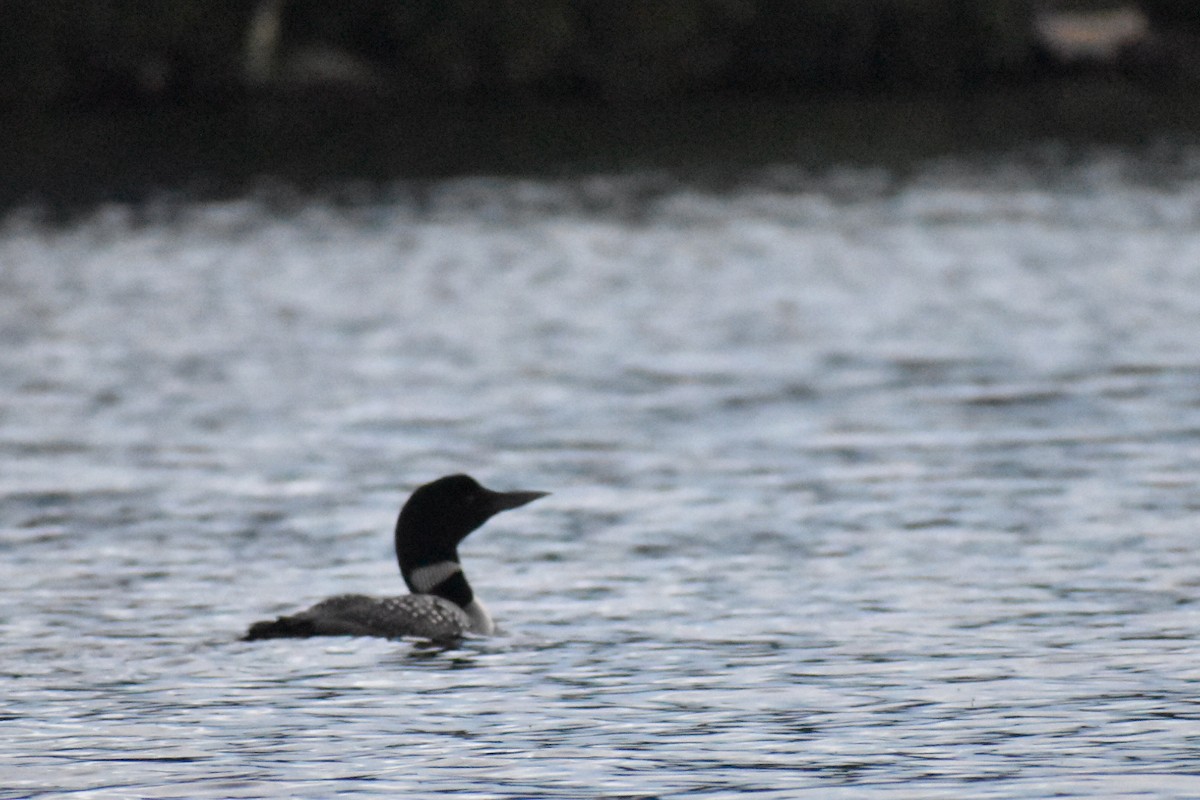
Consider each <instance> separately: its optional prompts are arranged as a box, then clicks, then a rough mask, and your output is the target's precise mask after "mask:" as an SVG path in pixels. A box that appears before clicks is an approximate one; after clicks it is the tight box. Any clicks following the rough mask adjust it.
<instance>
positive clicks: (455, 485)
mask: <svg viewBox="0 0 1200 800" xmlns="http://www.w3.org/2000/svg"><path fill="white" fill-rule="evenodd" d="M546 494H547V493H546V492H494V491H492V490H490V489H486V488H484V487H483V486H480V485H479V483H478V482H477V481H475V479H473V478H471V477H469V476H467V475H450V476H447V477H445V478H439V479H438V480H436V481H433V482H432V483H427V484H425V485H424V486H421V487H419V488H418V489H417V490H416V491H414V492H413V493H412V496H411V497H409V499H408V502H406V503H405V504H404V507H403V508H401V509H400V516H399V517H398V518H397V520H396V534H395V544H396V558H397V560H398V561H399V563H400V573H401V575H403V577H404V582H405V583H406V584H407V585H408V588H409V590H410V591H411V592H412V594H409V595H403V596H400V597H368V596H366V595H361V594H345V595H338V596H336V597H330V598H329V599H327V600H322V601H321V602H320V603H317V604H316V605H315V606H312V607H311V608H308V609H305V610H304V611H301V612H299V613H296V614H292V615H288V616H283V617H279V618H277V619H274V620H265V621H262V622H256V623H254V624H253V625H251V626H250V630H249V631H248V632H247V633H246V636H245V637H244V639H245V640H246V641H253V640H256V639H278V638H303V637H309V636H385V637H388V638H399V637H402V636H415V637H419V638H423V639H434V640H441V641H445V640H453V639H458V638H461V637H462V636H463V635H464V634H467V633H477V634H482V635H489V634H491V633H492V632H493V631H494V629H495V626H494V625H493V623H492V618H491V616H489V615H488V613H487V609H485V608H484V607H483V604H482V603H480V602H479V600H477V599H476V598H475V595H474V592H472V590H471V584H469V583H468V582H467V576H466V574H465V573H464V572H463V570H462V565H461V564H460V563H459V560H458V544H459V542H461V541H462V540H463V539H465V538H466V537H467V535H468V534H470V533H471V532H472V531H474V530H475V529H477V528H478V527H479V526H481V525H482V524H483V523H485V522H487V521H488V520H489V519H490V518H491V517H493V516H495V515H496V514H499V513H500V512H501V511H507V510H509V509H512V508H517V507H519V506H523V505H525V504H526V503H529V502H532V501H534V500H536V499H538V498H539V497H545V496H546Z"/></svg>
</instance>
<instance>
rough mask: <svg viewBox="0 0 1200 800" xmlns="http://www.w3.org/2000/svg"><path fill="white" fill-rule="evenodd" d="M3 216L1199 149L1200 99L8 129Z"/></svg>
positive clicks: (347, 113) (1013, 98)
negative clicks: (478, 183) (258, 195)
mask: <svg viewBox="0 0 1200 800" xmlns="http://www.w3.org/2000/svg"><path fill="white" fill-rule="evenodd" d="M0 130H3V134H4V136H3V138H4V140H5V142H6V148H5V149H6V151H7V152H6V154H5V156H4V158H3V159H2V160H0V210H7V209H12V208H16V207H22V206H30V205H32V206H34V207H40V208H43V209H45V210H46V211H48V212H50V213H51V214H52V215H55V214H59V213H68V214H69V213H71V212H75V211H80V210H85V209H86V208H88V207H91V206H93V205H95V204H100V203H106V202H122V203H131V204H140V203H144V202H147V201H149V200H153V199H155V198H161V197H163V196H164V195H168V196H170V195H182V196H184V197H187V198H190V199H217V198H225V197H235V196H240V195H243V194H245V193H246V192H247V191H250V190H252V189H253V188H254V187H257V186H261V185H262V184H263V182H264V181H265V180H269V181H272V182H275V183H276V184H277V185H282V186H284V187H288V188H289V189H294V190H296V191H299V192H328V191H336V190H337V189H338V187H344V186H346V185H350V184H357V185H359V186H360V187H362V186H365V187H368V188H369V187H372V186H381V185H386V184H388V183H394V182H396V181H406V180H416V181H423V180H435V179H440V178H448V177H456V176H465V175H514V176H563V175H575V174H591V173H620V172H626V171H635V170H656V169H658V170H668V171H670V172H672V173H675V174H678V175H681V176H684V177H687V176H701V177H705V176H708V177H715V178H720V177H722V176H723V175H726V174H735V173H737V172H739V171H743V170H746V169H754V168H756V167H762V166H765V165H769V164H776V163H787V164H795V165H798V166H802V167H811V168H820V167H824V166H828V165H832V164H862V165H879V166H889V167H903V166H904V165H905V164H909V163H912V162H914V161H918V160H921V159H927V158H931V157H936V156H939V155H947V154H955V153H964V152H979V151H983V152H989V151H994V152H1004V151H1012V150H1019V149H1022V148H1026V147H1029V146H1032V145H1036V144H1038V143H1044V142H1061V143H1064V144H1066V145H1070V146H1083V147H1086V146H1122V147H1140V146H1145V145H1148V144H1153V143H1155V142H1159V141H1162V140H1164V139H1165V140H1168V141H1180V142H1190V141H1194V140H1196V139H1197V138H1200V98H1198V97H1196V96H1195V93H1194V92H1188V91H1185V90H1183V89H1168V90H1158V89H1155V88H1153V87H1149V86H1147V85H1145V84H1141V83H1137V82H1134V81H1130V80H1127V79H1124V78H1114V77H1111V76H1081V77H1076V78H1067V79H1055V80H1052V81H1049V80H1048V81H1044V82H1039V83H1036V84H1022V85H1019V86H1010V87H1004V86H1001V87H992V88H988V89H984V90H977V91H973V92H970V93H962V94H958V95H953V96H950V95H945V94H929V95H909V96H890V95H889V96H883V95H879V96H860V95H831V96H828V97H824V98H819V99H812V100H787V99H779V98H772V97H763V98H759V99H746V98H728V99H713V98H703V99H695V100H684V101H663V102H658V103H654V104H629V105H597V104H587V103H537V102H511V101H506V102H496V103H491V104H485V103H479V102H474V103H467V102H461V103H445V102H443V103H437V104H429V105H426V106H424V107H420V108H414V107H413V106H412V105H410V106H405V105H403V104H401V103H399V102H397V101H394V100H388V101H383V100H378V99H370V98H363V97H353V96H350V97H347V96H341V97H337V96H331V95H304V96H300V95H296V96H274V97H266V98H263V97H256V98H246V99H244V100H239V101H235V102H224V103H220V104H209V105H204V104H189V105H174V106H159V107H146V108H128V109H124V110H117V111H113V110H102V111H70V112H58V113H54V114H47V115H43V116H24V117H18V116H15V115H10V116H7V117H2V118H0Z"/></svg>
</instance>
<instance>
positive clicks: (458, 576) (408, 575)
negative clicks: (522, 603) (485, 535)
mask: <svg viewBox="0 0 1200 800" xmlns="http://www.w3.org/2000/svg"><path fill="white" fill-rule="evenodd" d="M401 571H402V572H403V574H404V582H405V583H407V584H408V588H409V590H410V591H412V592H413V593H414V594H432V595H437V596H438V597H441V598H443V599H445V600H449V601H450V602H452V603H454V604H455V605H456V606H458V607H459V608H461V609H462V610H463V612H464V613H465V614H466V615H467V619H469V620H470V624H469V625H468V629H469V630H470V631H471V632H472V633H478V634H482V635H484V636H489V635H491V634H492V633H493V632H494V631H495V629H496V626H495V624H494V623H493V622H492V617H491V615H490V614H488V611H487V609H486V608H485V607H484V605H483V603H481V602H480V601H479V599H478V598H476V597H475V593H474V592H473V591H472V590H471V584H470V583H468V582H467V576H466V575H465V574H464V573H463V570H462V564H459V563H458V561H457V560H452V559H446V560H443V561H435V562H434V563H432V564H425V565H423V566H420V567H413V568H410V569H402V570H401Z"/></svg>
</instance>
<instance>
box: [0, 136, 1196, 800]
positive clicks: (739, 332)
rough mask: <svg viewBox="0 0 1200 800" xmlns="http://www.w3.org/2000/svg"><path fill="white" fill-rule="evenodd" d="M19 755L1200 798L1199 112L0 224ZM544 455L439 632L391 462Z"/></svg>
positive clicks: (467, 467) (344, 786)
mask: <svg viewBox="0 0 1200 800" xmlns="http://www.w3.org/2000/svg"><path fill="white" fill-rule="evenodd" d="M0 343H2V347H0V549H2V551H3V552H2V558H0V626H2V635H0V663H2V664H3V677H2V678H0V745H2V747H0V752H2V754H3V758H0V797H3V798H27V797H28V798H57V797H67V796H70V797H77V798H124V797H155V798H164V797H187V798H250V797H300V798H309V797H311V798H328V797H332V796H341V797H388V798H393V797H432V796H443V795H448V796H460V797H473V798H589V797H605V798H684V797H689V798H690V797H714V798H715V797H738V796H754V797H760V798H794V797H813V798H818V797H819V798H843V797H844V798H940V797H945V798H963V797H981V798H1030V797H1048V796H1052V795H1053V796H1062V797H1105V798H1114V797H1196V796H1200V700H1198V697H1200V647H1198V645H1197V642H1198V641H1200V605H1198V604H1197V602H1196V600H1197V596H1198V595H1200V546H1198V544H1197V526H1198V522H1200V150H1197V149H1192V148H1188V147H1176V148H1171V147H1165V146H1164V147H1160V148H1157V149H1146V150H1144V151H1142V152H1139V153H1137V154H1134V155H1129V154H1125V155H1122V154H1120V153H1117V152H1113V151H1104V150H1067V149H1062V148H1055V147H1050V146H1048V147H1045V148H1040V149H1035V150H1033V151H1031V152H1028V153H1025V154H1022V155H1013V156H1008V157H996V156H990V157H982V156H981V157H976V158H962V159H940V160H929V161H925V162H923V163H921V164H919V165H917V166H916V167H914V168H912V169H910V170H907V171H905V172H903V173H900V172H893V171H888V170H883V169H867V168H854V169H851V168H847V169H835V168H830V169H826V170H820V171H805V170H800V169H796V168H789V167H782V166H781V167H776V168H770V169H760V170H754V171H749V172H747V173H746V174H745V175H744V176H742V177H741V179H739V180H737V181H733V182H729V183H728V184H726V185H722V186H721V187H719V188H716V187H713V186H706V185H703V184H702V183H699V182H688V181H683V180H678V179H676V178H672V177H670V176H666V175H663V174H625V175H609V176H592V177H581V178H571V179H566V178H564V179H560V180H550V179H544V180H519V179H501V178H477V179H458V180H445V181H428V182H420V183H397V184H395V185H394V186H392V187H391V188H388V189H385V190H382V191H378V192H374V193H372V194H371V197H370V198H368V199H364V200H363V201H362V202H359V203H352V204H341V205H334V204H330V203H328V202H325V201H323V200H320V199H315V198H304V197H299V196H296V197H292V196H288V195H287V194H286V193H282V192H278V191H273V192H264V193H260V194H257V195H250V196H248V197H246V198H245V199H241V200H237V201H228V202H205V203H201V202H193V203H189V202H185V201H173V202H169V203H162V204H158V205H154V204H151V205H146V206H139V207H137V208H130V207H125V206H119V205H113V206H106V207H103V208H99V209H97V210H95V211H94V212H91V213H88V214H85V215H83V216H81V217H80V218H78V219H76V220H75V221H73V222H70V223H69V224H66V225H60V226H51V225H48V224H46V223H44V222H42V221H41V218H40V216H39V214H38V213H36V212H35V211H29V210H18V211H15V212H13V213H10V214H9V215H8V216H7V217H6V218H5V219H4V220H3V221H2V222H0ZM450 472H469V473H471V474H473V475H475V476H476V477H478V478H479V479H480V480H481V481H483V482H484V483H485V484H487V485H489V486H491V487H493V488H496V489H518V488H520V489H542V490H549V491H551V492H553V495H552V496H551V497H548V498H546V499H544V500H540V501H538V502H537V503H534V504H532V505H530V506H527V507H525V508H522V509H519V510H517V511H513V512H510V513H507V514H504V515H501V516H500V517H497V518H496V519H494V520H493V521H492V522H491V523H489V524H488V525H487V526H485V527H484V528H483V529H482V530H481V531H479V532H477V533H475V534H474V535H473V536H472V537H471V538H470V539H468V540H467V542H466V543H465V544H464V546H463V548H462V550H461V552H462V555H463V558H464V563H465V566H466V569H467V572H468V573H469V574H470V576H471V578H472V582H473V584H474V585H475V588H476V592H477V593H478V594H479V595H480V596H481V597H482V598H483V599H484V600H485V601H486V602H487V604H488V606H489V608H490V609H491V611H492V613H493V615H494V616H495V617H496V619H497V621H498V623H499V624H500V626H501V627H502V628H503V633H502V635H499V636H496V637H494V638H489V639H475V640H469V641H467V642H465V643H464V644H463V645H462V646H461V647H459V648H457V649H452V650H437V649H432V648H430V647H429V646H424V645H422V644H420V643H413V642H392V641H383V640H374V639H325V640H308V641H269V642H256V643H243V642H239V641H237V638H238V636H239V635H241V633H242V632H243V631H244V630H245V628H246V626H247V625H248V624H249V623H251V622H253V621H255V620H257V619H261V618H264V617H269V616H272V615H275V614H279V613H284V612H287V611H290V610H295V609H298V608H300V607H303V606H304V605H306V604H308V603H311V602H313V601H315V600H318V599H320V598H322V597H324V596H327V595H330V594H334V593H338V592H345V591H360V592H368V593H376V594H387V593H400V592H402V591H403V584H402V582H401V581H400V578H399V575H398V573H397V570H396V567H395V562H394V558H393V555H392V553H391V525H392V523H393V519H394V514H395V512H396V509H397V508H398V506H399V504H400V503H401V502H402V501H403V499H404V498H405V496H406V495H407V493H408V492H409V491H411V489H412V488H413V487H414V486H416V485H418V484H420V483H423V482H425V481H427V480H430V479H432V478H434V477H437V476H439V475H442V474H446V473H450Z"/></svg>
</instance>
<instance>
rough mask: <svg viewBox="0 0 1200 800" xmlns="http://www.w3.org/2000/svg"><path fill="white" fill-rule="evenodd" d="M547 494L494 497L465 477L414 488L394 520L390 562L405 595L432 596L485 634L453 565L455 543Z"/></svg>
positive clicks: (480, 613) (482, 616)
mask: <svg viewBox="0 0 1200 800" xmlns="http://www.w3.org/2000/svg"><path fill="white" fill-rule="evenodd" d="M547 494H548V492H494V491H492V490H491V489H486V488H484V487H483V486H480V485H479V482H478V481H476V480H475V479H474V478H472V477H470V476H469V475H448V476H446V477H445V478H438V479H437V480H436V481H433V482H432V483H427V484H425V485H424V486H421V487H419V488H418V489H417V490H416V491H414V492H413V493H412V496H411V497H409V498H408V502H406V503H405V504H404V507H403V508H401V509H400V517H399V519H397V520H396V558H397V560H398V561H399V562H400V573H401V574H402V575H403V576H404V582H405V583H406V584H407V585H408V588H409V591H412V592H414V593H416V594H436V595H439V596H441V597H444V598H446V599H447V600H449V601H451V602H453V603H455V604H457V605H458V606H459V607H460V608H462V609H464V610H465V611H466V612H467V614H468V615H469V616H470V617H471V618H472V619H473V620H474V621H475V622H476V623H477V625H476V627H477V628H479V629H481V631H480V632H484V633H490V632H491V619H490V618H489V617H488V616H487V612H486V611H485V610H484V609H483V607H482V606H481V605H480V604H479V602H478V601H477V600H475V596H474V594H473V593H472V591H471V585H470V584H469V583H467V578H466V576H465V575H464V574H463V571H462V566H461V565H460V564H459V561H458V543H459V542H461V541H462V540H463V539H465V538H467V535H468V534H470V533H471V531H473V530H475V529H476V528H478V527H479V526H480V525H482V524H483V523H485V522H487V521H488V520H489V519H491V518H492V517H493V516H495V515H496V514H499V513H500V512H501V511H507V510H509V509H512V508H517V507H519V506H523V505H525V504H526V503H530V502H532V501H534V500H537V499H538V498H539V497H545V496H546V495H547Z"/></svg>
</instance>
